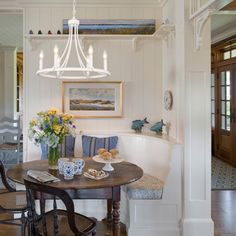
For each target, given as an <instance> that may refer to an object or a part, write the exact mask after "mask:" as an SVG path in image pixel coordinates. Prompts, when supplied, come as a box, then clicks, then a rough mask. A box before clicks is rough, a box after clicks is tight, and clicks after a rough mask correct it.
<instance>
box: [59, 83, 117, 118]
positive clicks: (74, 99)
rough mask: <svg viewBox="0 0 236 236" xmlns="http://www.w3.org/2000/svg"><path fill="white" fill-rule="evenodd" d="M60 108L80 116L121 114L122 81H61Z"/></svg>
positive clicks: (94, 116)
mask: <svg viewBox="0 0 236 236" xmlns="http://www.w3.org/2000/svg"><path fill="white" fill-rule="evenodd" d="M62 110H63V112H65V113H70V114H72V115H74V116H75V117H80V118H99V117H101V118H109V117H121V116H122V82H120V81H113V82H110V81H109V82H100V81H99V82H93V81H86V82H66V81H64V82H63V83H62Z"/></svg>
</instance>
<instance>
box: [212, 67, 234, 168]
mask: <svg viewBox="0 0 236 236" xmlns="http://www.w3.org/2000/svg"><path fill="white" fill-rule="evenodd" d="M215 92H216V94H215V102H216V113H215V115H216V117H215V130H214V132H215V140H214V141H215V145H214V149H215V150H214V154H215V155H216V156H217V157H219V158H221V159H223V160H224V161H226V162H228V163H230V164H232V165H234V166H236V155H235V154H236V125H235V122H236V64H231V65H226V66H221V67H219V68H218V72H217V79H216V89H215Z"/></svg>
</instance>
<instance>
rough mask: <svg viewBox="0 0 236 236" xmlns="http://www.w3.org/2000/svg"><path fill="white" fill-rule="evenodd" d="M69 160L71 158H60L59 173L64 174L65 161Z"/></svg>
mask: <svg viewBox="0 0 236 236" xmlns="http://www.w3.org/2000/svg"><path fill="white" fill-rule="evenodd" d="M67 161H69V158H65V157H63V158H59V160H58V169H59V174H61V175H63V174H64V172H63V169H64V162H67Z"/></svg>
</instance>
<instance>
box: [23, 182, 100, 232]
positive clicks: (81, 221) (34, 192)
mask: <svg viewBox="0 0 236 236" xmlns="http://www.w3.org/2000/svg"><path fill="white" fill-rule="evenodd" d="M24 183H25V187H26V193H27V202H28V205H29V218H31V219H32V220H31V221H32V223H31V226H30V228H31V230H30V232H34V234H33V235H36V236H39V235H40V236H49V235H58V236H70V235H76V236H87V235H92V236H94V235H96V221H95V220H94V219H93V218H89V217H86V216H84V215H81V214H79V213H75V212H74V203H73V201H72V199H71V197H70V196H69V194H68V193H67V192H66V191H65V190H62V189H58V188H55V187H52V186H50V185H45V184H41V183H39V182H33V181H32V182H31V181H28V180H26V179H25V180H24ZM37 199H39V209H40V210H39V211H40V212H38V211H36V206H35V200H37ZM46 199H52V200H53V209H52V210H50V211H47V212H46V209H45V205H46V204H45V201H46ZM56 199H57V200H62V202H63V203H64V205H65V207H66V210H63V209H59V208H58V207H57V201H56Z"/></svg>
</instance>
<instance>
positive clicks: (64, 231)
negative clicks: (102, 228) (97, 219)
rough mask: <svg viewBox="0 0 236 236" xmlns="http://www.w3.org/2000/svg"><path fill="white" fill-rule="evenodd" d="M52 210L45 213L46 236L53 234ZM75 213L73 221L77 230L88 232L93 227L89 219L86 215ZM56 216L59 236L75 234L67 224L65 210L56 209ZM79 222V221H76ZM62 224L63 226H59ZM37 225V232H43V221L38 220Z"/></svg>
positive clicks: (72, 235)
mask: <svg viewBox="0 0 236 236" xmlns="http://www.w3.org/2000/svg"><path fill="white" fill-rule="evenodd" d="M53 213H54V212H53V211H50V212H47V213H46V224H47V235H48V236H53V235H54V232H53V229H54V228H53V227H54V224H53V217H54V214H53ZM74 214H75V222H76V227H77V228H78V230H80V231H83V232H89V231H90V230H91V228H92V227H93V222H92V221H90V219H88V218H87V217H85V216H83V215H80V214H78V213H74ZM57 216H58V227H59V232H60V233H59V235H60V236H74V235H75V234H74V233H73V232H72V231H71V229H70V227H69V224H68V218H67V212H66V211H65V210H57ZM78 222H79V223H78ZM60 225H61V226H63V227H60ZM38 226H39V232H40V233H41V232H43V222H42V220H39V222H38Z"/></svg>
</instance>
